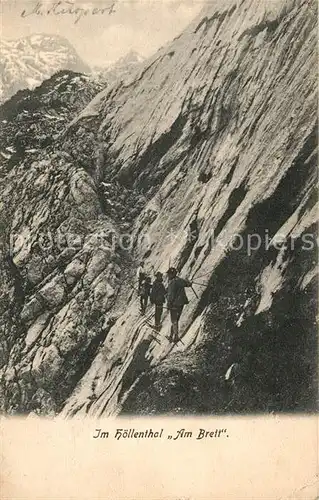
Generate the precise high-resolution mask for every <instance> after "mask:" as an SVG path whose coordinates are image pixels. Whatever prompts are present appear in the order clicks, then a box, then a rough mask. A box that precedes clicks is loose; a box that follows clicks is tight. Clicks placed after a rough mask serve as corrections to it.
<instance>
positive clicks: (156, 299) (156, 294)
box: [150, 272, 166, 330]
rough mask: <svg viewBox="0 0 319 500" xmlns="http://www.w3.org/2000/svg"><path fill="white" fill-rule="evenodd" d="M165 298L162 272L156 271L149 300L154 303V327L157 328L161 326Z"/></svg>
mask: <svg viewBox="0 0 319 500" xmlns="http://www.w3.org/2000/svg"><path fill="white" fill-rule="evenodd" d="M165 299H166V288H165V286H164V284H163V274H162V273H160V272H157V273H156V274H155V280H154V282H153V285H152V288H151V293H150V301H151V304H153V305H155V329H156V330H159V329H160V328H161V319H162V314H163V304H164V302H165Z"/></svg>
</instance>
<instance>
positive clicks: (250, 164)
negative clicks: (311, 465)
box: [1, 0, 317, 416]
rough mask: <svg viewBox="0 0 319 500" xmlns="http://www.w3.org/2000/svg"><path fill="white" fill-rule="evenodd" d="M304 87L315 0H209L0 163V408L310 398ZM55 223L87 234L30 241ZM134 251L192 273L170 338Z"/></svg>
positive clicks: (203, 408) (309, 70) (148, 409)
mask: <svg viewBox="0 0 319 500" xmlns="http://www.w3.org/2000/svg"><path fill="white" fill-rule="evenodd" d="M316 97H317V95H316V5H315V3H314V2H301V1H293V0H278V1H277V2H269V4H268V3H265V2H262V5H261V3H260V2H255V1H254V0H251V1H250V0H245V1H242V2H235V1H229V2H227V3H225V2H223V3H221V4H220V5H218V4H216V5H215V4H214V6H210V7H209V8H207V9H206V10H205V11H203V12H202V14H201V16H200V17H199V18H198V19H196V20H195V21H194V23H192V24H191V25H190V26H189V28H188V29H187V30H186V31H185V32H184V33H183V34H182V35H181V36H180V37H178V38H177V39H175V40H174V41H173V42H172V43H171V44H169V45H168V46H166V47H164V48H163V49H161V50H160V51H158V52H157V53H156V54H155V55H154V57H153V58H151V59H150V60H148V61H146V62H145V63H143V65H142V67H141V69H140V70H139V72H138V73H137V74H136V75H130V76H129V77H128V78H127V79H126V80H125V81H121V82H117V83H115V84H114V85H113V86H112V87H111V88H108V89H106V90H104V91H102V92H101V93H100V94H98V95H97V96H96V97H95V98H94V99H93V101H92V102H91V103H90V104H89V106H88V107H86V108H85V109H84V110H83V111H82V112H81V113H80V114H79V116H78V117H76V118H74V119H73V120H72V121H71V123H70V124H69V126H68V127H67V129H66V131H65V134H64V135H63V138H61V137H59V139H58V141H57V143H56V146H55V147H54V144H53V145H52V146H50V147H52V151H48V150H46V151H45V157H43V158H41V157H39V158H37V159H36V161H35V162H34V163H33V164H31V165H30V164H29V163H28V158H26V159H24V160H23V161H22V162H20V163H19V164H17V165H15V166H14V167H13V168H12V169H11V170H10V172H9V173H8V174H7V175H6V177H5V184H4V185H3V186H8V185H9V186H17V185H19V186H23V192H22V193H21V190H20V192H19V190H18V189H14V188H11V190H10V189H9V191H8V190H7V191H6V188H5V187H3V188H2V192H3V193H4V195H6V197H5V200H6V203H7V206H8V207H9V210H7V214H9V215H6V217H7V219H8V220H5V221H3V226H4V227H5V229H6V231H7V233H8V234H7V239H6V241H7V242H8V241H11V252H10V251H9V252H8V249H7V248H6V247H5V248H4V250H3V252H2V253H3V269H4V275H5V277H6V278H5V279H6V285H5V286H4V287H3V288H4V290H5V291H6V293H5V294H3V296H2V304H3V308H4V309H7V310H9V314H7V316H4V318H5V321H4V322H3V325H4V334H3V341H2V346H3V347H2V350H3V361H2V382H3V383H2V387H3V394H2V398H1V399H2V402H3V403H2V406H3V409H4V410H5V411H8V412H21V411H26V412H29V411H32V410H33V411H36V412H42V413H47V412H51V411H53V412H59V411H61V410H62V415H64V416H71V415H75V414H79V415H95V416H100V415H111V414H118V413H121V412H122V413H142V414H153V413H158V412H162V413H172V412H173V413H178V412H182V413H199V412H200V413H217V412H225V411H229V412H245V411H273V410H274V411H287V410H301V411H304V410H313V409H314V407H315V404H316V403H315V394H316V348H317V347H316V324H315V312H316V290H317V288H316V280H315V278H316V246H315V244H314V243H315V242H314V233H315V230H316V213H317V212H316V209H317V206H316V203H317V193H316V175H317V174H316V145H317V137H316ZM57 148H59V149H62V151H61V152H60V153H56V149H57ZM72 149H73V150H75V151H76V152H77V154H76V156H77V157H78V158H79V160H80V159H81V157H83V155H85V158H87V160H85V161H84V162H83V161H82V162H80V161H79V162H77V161H75V158H74V155H73V157H72V156H71V154H70V152H71V150H72ZM48 153H49V154H48ZM30 167H31V168H30ZM36 186H39V187H38V189H37V188H36ZM16 193H19V194H16ZM114 193H115V197H116V199H114ZM121 194H123V195H124V196H123V198H122V199H120V195H121ZM11 197H13V199H14V202H13V201H12V200H11ZM17 197H19V199H20V200H23V201H20V203H18V199H17ZM128 200H129V203H128ZM15 203H18V209H16V208H15ZM132 204H133V205H134V206H133V210H134V212H133V213H132V212H131V209H130V208H129V205H132ZM50 207H52V208H54V211H53V210H51V209H50ZM8 221H9V224H8ZM191 221H193V222H194V223H195V225H196V227H197V231H196V236H195V237H193V238H189V226H190V222H191ZM115 223H116V225H115V226H114V224H115ZM193 226H194V224H193ZM193 226H192V227H193ZM61 227H63V228H65V233H67V234H68V233H70V232H71V233H73V234H77V235H80V236H82V240H83V237H84V236H86V237H88V238H89V240H92V239H93V240H94V241H95V243H93V244H92V245H89V250H86V247H85V246H83V244H80V245H79V248H77V251H75V252H74V253H73V252H71V253H70V248H69V246H70V245H69V244H66V245H65V247H66V248H65V249H62V250H61V249H59V250H58V251H57V246H56V244H55V245H54V251H52V249H49V250H47V251H45V250H43V248H41V249H40V250H39V249H37V245H36V243H37V241H38V240H39V235H41V230H42V229H45V231H47V230H50V231H51V232H53V234H54V236H56V233H57V232H59V231H60V228H61ZM58 230H59V231H58ZM100 231H102V232H103V234H104V236H105V237H106V243H105V244H104V245H102V247H103V248H101V245H100V244H96V238H97V235H99V232H100ZM125 231H126V232H127V231H129V234H128V235H127V236H129V240H130V242H131V243H132V245H131V246H128V247H126V250H123V244H122V245H120V244H119V242H121V241H122V243H123V236H125V234H124V233H125ZM26 235H27V237H26ZM26 241H28V242H31V244H26ZM114 241H115V242H116V244H115V245H114ZM280 241H281V243H280ZM7 244H8V243H7ZM105 247H106V250H105ZM64 251H65V252H66V254H67V255H66V256H65V257H64V255H65V254H64ZM101 252H102V253H101ZM141 258H144V259H145V261H146V265H147V267H148V268H149V269H151V267H152V266H153V267H154V268H155V269H160V270H162V271H165V270H166V269H167V266H168V265H169V263H170V264H171V265H175V266H176V267H177V268H178V270H179V272H180V273H181V275H182V276H188V277H192V278H193V281H194V287H193V288H194V291H191V290H190V291H189V293H188V295H189V299H190V304H189V305H188V306H187V307H186V308H185V311H184V312H183V316H182V319H181V335H182V342H181V343H179V344H177V345H176V346H172V345H171V344H169V342H168V341H167V339H166V337H165V336H166V335H167V334H168V332H169V327H170V322H169V318H168V315H167V313H166V312H165V315H164V322H163V326H162V330H161V332H160V334H159V335H158V336H155V334H154V332H153V330H151V329H150V328H149V326H148V325H147V324H146V323H145V321H144V318H141V317H140V316H139V311H138V299H137V297H136V294H135V292H134V289H132V285H134V281H132V277H133V275H134V274H133V273H134V268H135V266H134V263H135V262H136V261H137V260H140V259H141ZM5 259H6V260H5ZM10 259H11V260H10ZM48 260H49V262H47V261H48ZM61 260H62V265H60V261H61ZM50 266H51V267H50ZM109 266H111V267H109ZM110 288H111V289H112V291H113V292H112V291H110ZM26 291H27V293H26ZM16 299H19V300H16ZM10 308H11V309H10ZM93 310H94V313H93ZM150 316H151V311H150V312H149V313H148V317H150ZM101 341H103V345H102V346H101V347H100V349H98V344H99V342H101ZM230 368H231V369H230ZM229 369H230V370H229ZM226 373H230V374H231V378H230V380H229V382H228V383H225V374H226ZM226 378H227V377H226ZM62 381H63V383H62Z"/></svg>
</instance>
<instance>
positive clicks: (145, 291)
mask: <svg viewBox="0 0 319 500" xmlns="http://www.w3.org/2000/svg"><path fill="white" fill-rule="evenodd" d="M167 278H168V285H167V288H166V287H165V285H164V282H163V274H162V273H161V272H157V273H156V274H155V280H154V281H153V283H152V280H151V278H150V277H149V276H147V273H146V272H145V269H144V263H143V262H141V263H140V266H139V268H138V270H137V281H138V294H139V297H140V305H141V314H142V315H144V314H145V311H146V308H147V305H148V300H150V303H151V304H152V305H154V306H155V329H156V330H159V329H160V327H161V319H162V315H163V309H164V304H165V302H166V307H167V309H168V310H169V313H170V319H171V330H170V337H169V340H170V342H177V341H178V340H179V336H178V335H179V327H178V323H179V319H180V317H181V314H182V311H183V308H184V306H185V305H186V304H188V298H187V296H186V293H185V288H186V287H191V286H192V284H191V282H190V281H188V280H186V279H183V278H180V277H179V276H177V271H176V269H175V268H174V267H170V268H169V270H168V271H167Z"/></svg>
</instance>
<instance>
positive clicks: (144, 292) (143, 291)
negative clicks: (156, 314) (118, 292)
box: [139, 276, 152, 315]
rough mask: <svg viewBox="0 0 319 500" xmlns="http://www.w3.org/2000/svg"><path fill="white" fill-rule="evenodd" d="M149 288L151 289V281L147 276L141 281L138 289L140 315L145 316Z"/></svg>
mask: <svg viewBox="0 0 319 500" xmlns="http://www.w3.org/2000/svg"><path fill="white" fill-rule="evenodd" d="M151 287H152V280H151V278H150V277H149V276H146V278H145V279H144V280H143V281H142V283H141V285H140V287H139V293H140V303H141V314H142V315H144V314H145V311H146V308H147V304H148V299H149V296H150V292H151Z"/></svg>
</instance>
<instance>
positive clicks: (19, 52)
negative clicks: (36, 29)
mask: <svg viewBox="0 0 319 500" xmlns="http://www.w3.org/2000/svg"><path fill="white" fill-rule="evenodd" d="M60 70H71V71H74V72H79V73H86V72H89V71H90V68H89V66H88V65H87V64H86V63H84V62H83V61H82V59H81V58H80V57H79V55H78V54H77V52H76V51H75V49H74V47H72V45H71V44H70V42H69V41H68V40H67V39H66V38H64V37H61V36H58V35H47V34H43V33H42V34H32V35H30V36H27V37H24V38H19V39H17V40H6V39H1V82H0V102H4V101H5V100H7V99H9V98H10V97H11V96H12V95H14V94H15V93H16V92H17V91H18V90H21V89H33V88H35V87H37V86H38V85H40V84H41V83H42V82H43V81H44V80H45V79H47V78H50V77H51V76H52V75H53V74H54V73H56V72H58V71H60Z"/></svg>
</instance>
